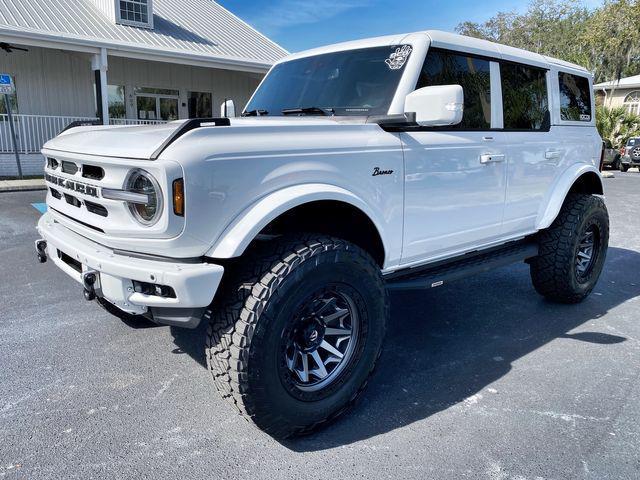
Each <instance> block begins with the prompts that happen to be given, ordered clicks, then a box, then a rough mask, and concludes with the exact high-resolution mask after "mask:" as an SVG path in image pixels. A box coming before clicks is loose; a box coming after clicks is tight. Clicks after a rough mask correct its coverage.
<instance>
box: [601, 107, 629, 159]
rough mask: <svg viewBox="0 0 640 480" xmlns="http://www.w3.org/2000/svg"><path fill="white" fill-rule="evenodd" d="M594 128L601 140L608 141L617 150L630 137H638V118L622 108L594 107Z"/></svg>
mask: <svg viewBox="0 0 640 480" xmlns="http://www.w3.org/2000/svg"><path fill="white" fill-rule="evenodd" d="M596 127H597V128H598V132H600V136H601V137H602V139H603V140H609V141H610V142H611V145H612V146H613V148H616V149H619V148H621V147H623V146H624V145H626V144H627V140H628V139H629V138H632V137H640V116H638V115H635V114H633V113H629V112H628V111H627V110H626V109H625V108H624V107H617V108H607V107H604V106H598V107H596Z"/></svg>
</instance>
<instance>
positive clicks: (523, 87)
mask: <svg viewBox="0 0 640 480" xmlns="http://www.w3.org/2000/svg"><path fill="white" fill-rule="evenodd" d="M500 75H501V77H502V102H503V112H504V128H506V129H510V130H546V129H548V128H549V125H550V115H549V99H548V95H547V81H546V71H545V70H542V69H539V68H535V67H528V66H525V65H518V64H515V63H503V64H501V65H500Z"/></svg>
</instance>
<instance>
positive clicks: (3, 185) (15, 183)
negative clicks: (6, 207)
mask: <svg viewBox="0 0 640 480" xmlns="http://www.w3.org/2000/svg"><path fill="white" fill-rule="evenodd" d="M46 189H47V187H46V185H45V183H44V179H36V180H0V193H8V192H29V191H37V190H46Z"/></svg>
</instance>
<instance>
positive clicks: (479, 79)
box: [401, 49, 507, 264]
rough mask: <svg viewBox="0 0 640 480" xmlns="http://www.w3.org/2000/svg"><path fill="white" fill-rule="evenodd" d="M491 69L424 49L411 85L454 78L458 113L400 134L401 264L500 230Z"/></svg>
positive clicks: (501, 186) (500, 181) (502, 168)
mask: <svg viewBox="0 0 640 480" xmlns="http://www.w3.org/2000/svg"><path fill="white" fill-rule="evenodd" d="M497 71H498V70H497V64H496V62H491V61H489V60H487V59H484V58H477V57H474V56H472V55H469V54H464V53H454V52H449V51H444V50H437V49H430V50H429V53H428V54H427V58H426V60H425V64H424V67H423V69H422V73H421V75H420V79H419V81H418V85H417V88H423V87H427V86H432V85H461V86H462V88H463V91H464V116H463V120H462V123H461V124H460V125H456V126H454V127H447V128H431V129H422V130H421V131H409V132H404V133H402V134H401V138H402V141H403V145H404V148H405V217H404V219H405V229H404V241H403V254H402V263H403V264H411V263H419V262H422V261H425V260H432V259H435V258H438V257H444V256H448V255H453V254H456V253H459V252H463V251H465V250H466V249H468V248H470V247H477V246H479V245H483V244H490V243H491V242H492V241H495V240H497V239H498V238H499V237H500V234H501V227H502V215H503V209H504V202H505V191H506V164H507V162H506V160H507V158H506V155H505V152H503V151H502V150H501V149H500V146H499V145H498V144H497V143H496V142H495V138H494V135H493V132H492V131H491V128H492V126H493V127H494V128H495V127H496V125H494V124H495V123H496V122H497V120H496V113H495V112H496V108H495V107H496V102H498V103H499V102H500V95H499V91H498V92H496V91H495V88H498V89H499V85H493V84H494V82H493V81H492V79H495V78H499V75H498V76H496V75H495V74H496V73H497ZM498 83H499V81H498ZM494 97H495V98H494ZM498 111H499V110H498Z"/></svg>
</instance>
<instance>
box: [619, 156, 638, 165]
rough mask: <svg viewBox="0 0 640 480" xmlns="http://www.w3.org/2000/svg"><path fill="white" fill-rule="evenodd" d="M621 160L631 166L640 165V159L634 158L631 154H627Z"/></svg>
mask: <svg viewBox="0 0 640 480" xmlns="http://www.w3.org/2000/svg"><path fill="white" fill-rule="evenodd" d="M620 162H621V163H622V164H624V165H629V166H630V167H640V159H638V158H635V159H634V158H632V157H631V156H630V155H625V156H624V157H622V158H621V159H620Z"/></svg>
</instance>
